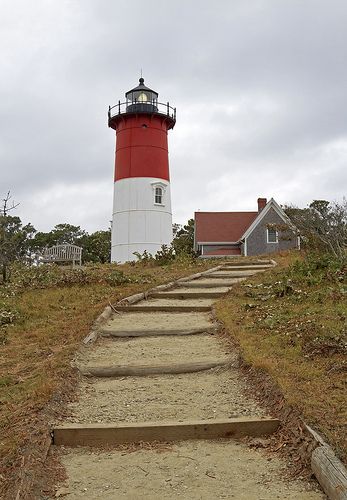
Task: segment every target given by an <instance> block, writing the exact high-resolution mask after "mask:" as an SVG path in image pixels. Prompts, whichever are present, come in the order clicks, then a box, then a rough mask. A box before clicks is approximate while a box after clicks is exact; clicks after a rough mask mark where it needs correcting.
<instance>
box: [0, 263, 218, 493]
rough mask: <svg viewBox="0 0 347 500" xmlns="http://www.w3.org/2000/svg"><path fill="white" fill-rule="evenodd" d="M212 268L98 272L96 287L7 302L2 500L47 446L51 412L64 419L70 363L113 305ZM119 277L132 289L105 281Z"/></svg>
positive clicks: (0, 391)
mask: <svg viewBox="0 0 347 500" xmlns="http://www.w3.org/2000/svg"><path fill="white" fill-rule="evenodd" d="M213 265H215V263H214V262H212V261H208V262H206V261H197V262H190V261H189V262H181V263H179V262H178V263H177V262H176V263H173V264H170V265H167V266H161V267H149V266H145V265H141V264H137V265H135V266H130V265H123V266H112V265H109V266H107V265H105V266H101V267H100V266H99V268H96V270H94V271H93V273H94V274H95V276H94V275H93V276H94V278H95V279H94V278H93V280H92V281H93V282H91V283H87V284H80V285H70V286H55V287H48V288H41V289H29V290H28V291H22V290H21V291H20V292H16V293H15V295H14V297H12V298H9V299H7V305H8V306H9V307H10V306H14V307H15V309H16V311H18V319H17V320H15V321H14V322H13V323H12V324H9V325H5V327H3V328H2V329H1V334H2V339H3V344H2V345H1V347H0V348H1V362H0V402H1V406H0V434H1V442H0V475H1V476H0V477H1V481H0V483H2V485H3V490H2V489H1V487H0V496H1V492H2V494H3V495H4V491H5V490H6V489H7V490H8V487H9V486H11V483H12V482H13V479H14V478H15V477H16V474H17V472H18V469H19V467H20V464H21V463H22V464H23V460H24V459H23V457H24V456H25V455H26V454H27V453H28V450H29V451H30V453H32V452H33V447H35V443H41V442H42V439H43V436H44V435H45V433H46V434H47V429H48V428H49V419H52V418H53V417H54V412H56V414H57V413H61V412H64V406H65V402H66V398H67V397H69V396H70V394H71V392H73V387H74V385H75V382H76V378H75V375H74V372H73V370H72V368H71V366H70V361H71V359H72V356H73V354H74V352H75V351H76V349H77V348H78V345H79V343H80V341H81V339H83V338H84V337H85V336H86V335H87V334H88V332H89V331H90V328H91V325H92V323H93V321H94V320H95V318H96V317H97V316H98V315H99V314H100V313H101V312H102V310H103V308H104V307H105V306H106V305H107V304H108V303H109V301H110V302H116V301H118V300H120V299H121V298H123V297H126V296H129V295H131V294H133V293H137V292H140V291H145V290H146V289H148V288H151V287H153V286H156V285H157V284H161V283H165V282H169V281H171V280H173V279H177V278H180V277H182V276H187V275H189V274H193V273H196V272H200V271H203V270H205V269H208V268H210V267H212V266H213ZM98 269H99V271H98ZM115 269H116V271H117V272H118V271H122V272H123V273H124V274H125V276H130V277H131V282H130V283H123V284H121V285H118V286H117V285H116V286H114V285H113V284H110V283H109V282H110V281H111V283H112V282H113V280H109V279H108V277H109V276H112V275H114V271H115ZM98 273H99V278H98ZM112 273H113V274H112ZM38 286H43V285H42V283H41V284H40V285H38ZM2 498H3V497H2Z"/></svg>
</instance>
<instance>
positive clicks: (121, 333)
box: [100, 325, 217, 337]
mask: <svg viewBox="0 0 347 500" xmlns="http://www.w3.org/2000/svg"><path fill="white" fill-rule="evenodd" d="M216 330H217V328H216V327H215V326H213V325H211V326H210V327H205V328H186V329H184V328H177V329H171V330H165V329H163V328H160V329H153V330H101V331H100V335H101V336H102V337H160V336H162V335H179V336H180V335H204V334H213V333H215V332H216Z"/></svg>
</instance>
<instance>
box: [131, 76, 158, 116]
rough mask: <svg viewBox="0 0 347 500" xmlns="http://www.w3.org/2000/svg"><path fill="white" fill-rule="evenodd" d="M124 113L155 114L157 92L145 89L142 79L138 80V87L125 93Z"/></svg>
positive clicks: (156, 109)
mask: <svg viewBox="0 0 347 500" xmlns="http://www.w3.org/2000/svg"><path fill="white" fill-rule="evenodd" d="M125 97H126V111H127V112H128V113H131V112H135V113H136V112H142V113H143V112H150V113H151V112H157V111H158V92H155V90H152V89H150V88H149V87H146V85H145V80H144V78H142V77H141V78H140V80H139V85H138V86H137V87H135V88H133V89H131V90H129V91H128V92H126V93H125Z"/></svg>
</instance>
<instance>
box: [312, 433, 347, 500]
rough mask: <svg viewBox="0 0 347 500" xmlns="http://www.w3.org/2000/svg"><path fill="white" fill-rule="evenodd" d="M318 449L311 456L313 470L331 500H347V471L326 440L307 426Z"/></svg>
mask: <svg viewBox="0 0 347 500" xmlns="http://www.w3.org/2000/svg"><path fill="white" fill-rule="evenodd" d="M305 427H306V429H307V431H308V432H309V433H310V435H311V436H312V437H313V439H314V441H315V442H316V444H317V447H316V448H315V449H314V450H313V452H312V455H311V469H312V472H313V474H314V476H315V477H316V479H317V481H318V482H319V484H320V485H321V487H322V490H323V491H324V493H325V494H326V495H327V496H328V498H329V499H330V500H347V469H346V467H345V466H344V464H343V463H342V462H341V460H339V459H338V458H337V456H336V455H335V453H334V450H333V449H332V448H331V446H329V444H328V443H326V442H325V441H324V439H323V438H322V437H321V436H320V435H319V434H318V432H316V431H315V430H313V429H312V428H311V427H310V426H309V425H307V424H305Z"/></svg>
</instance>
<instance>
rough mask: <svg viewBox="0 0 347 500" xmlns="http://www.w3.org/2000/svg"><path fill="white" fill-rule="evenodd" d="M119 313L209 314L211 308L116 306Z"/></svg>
mask: <svg viewBox="0 0 347 500" xmlns="http://www.w3.org/2000/svg"><path fill="white" fill-rule="evenodd" d="M115 309H116V310H117V311H119V312H207V311H211V306H154V305H153V306H137V305H136V306H116V307H115Z"/></svg>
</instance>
